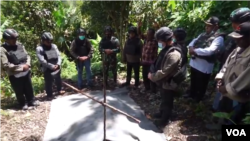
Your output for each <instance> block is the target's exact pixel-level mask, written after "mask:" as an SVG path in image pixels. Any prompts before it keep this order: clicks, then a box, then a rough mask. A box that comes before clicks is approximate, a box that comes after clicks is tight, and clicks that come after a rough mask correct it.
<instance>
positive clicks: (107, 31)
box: [104, 26, 113, 39]
mask: <svg viewBox="0 0 250 141" xmlns="http://www.w3.org/2000/svg"><path fill="white" fill-rule="evenodd" d="M104 34H105V36H106V37H107V38H108V39H110V38H111V36H112V35H113V29H112V28H111V27H110V26H106V27H105V29H104Z"/></svg>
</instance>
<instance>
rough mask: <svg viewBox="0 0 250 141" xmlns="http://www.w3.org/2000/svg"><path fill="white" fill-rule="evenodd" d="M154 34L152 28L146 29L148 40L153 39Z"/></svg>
mask: <svg viewBox="0 0 250 141" xmlns="http://www.w3.org/2000/svg"><path fill="white" fill-rule="evenodd" d="M154 35H155V30H154V29H153V28H149V29H148V31H147V39H148V40H152V39H154Z"/></svg>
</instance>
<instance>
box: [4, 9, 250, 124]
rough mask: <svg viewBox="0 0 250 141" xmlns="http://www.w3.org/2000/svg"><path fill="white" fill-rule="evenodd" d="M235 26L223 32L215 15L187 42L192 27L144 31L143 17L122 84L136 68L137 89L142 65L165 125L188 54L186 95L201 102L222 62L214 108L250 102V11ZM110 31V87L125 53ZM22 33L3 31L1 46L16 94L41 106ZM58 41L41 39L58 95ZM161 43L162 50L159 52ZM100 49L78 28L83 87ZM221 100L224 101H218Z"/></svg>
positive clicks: (76, 49) (129, 43) (42, 58)
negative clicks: (158, 98)
mask: <svg viewBox="0 0 250 141" xmlns="http://www.w3.org/2000/svg"><path fill="white" fill-rule="evenodd" d="M230 20H231V22H232V26H233V30H234V32H232V33H231V34H229V36H230V39H229V42H227V43H225V39H227V38H228V37H227V36H226V34H225V33H223V32H221V31H220V22H219V18H218V17H215V16H212V17H210V18H209V19H208V20H207V21H205V27H206V28H205V32H204V33H202V34H200V35H199V36H198V37H197V38H195V39H193V40H192V42H191V43H189V44H188V46H187V47H186V45H185V38H186V36H187V33H186V31H185V30H184V29H183V28H177V29H175V30H171V29H170V28H168V27H161V28H160V29H158V30H157V31H156V32H155V30H154V29H153V28H150V29H148V30H147V33H146V34H145V35H144V34H142V32H141V25H142V24H141V22H138V25H137V27H135V26H131V27H129V29H128V33H129V38H128V39H127V40H126V42H125V45H124V50H123V55H122V56H123V58H122V61H123V62H124V63H126V65H127V76H126V82H125V83H123V84H122V85H121V86H129V85H130V81H131V77H132V70H133V71H134V79H135V85H134V86H135V89H137V88H138V86H139V73H140V66H142V74H143V84H144V87H145V89H143V90H142V91H141V93H151V94H153V93H156V92H157V91H159V92H160V94H161V98H162V102H161V105H160V109H159V111H158V112H157V113H155V114H154V115H153V117H154V118H155V119H156V120H155V121H156V124H157V125H159V126H160V125H165V124H167V123H168V121H169V118H170V117H171V112H172V109H173V102H174V96H175V95H176V93H177V89H178V86H179V85H180V84H181V83H182V82H183V81H184V80H185V78H186V73H187V66H188V57H187V56H188V53H189V54H190V56H192V57H191V59H190V62H189V65H190V67H191V83H190V91H189V93H188V94H186V95H185V97H190V98H192V99H194V100H195V101H196V102H200V101H201V100H202V99H203V97H204V95H205V93H206V89H207V86H208V83H209V80H210V76H211V74H212V72H213V69H214V64H215V62H216V61H219V62H220V64H221V65H220V66H221V70H220V72H219V73H218V74H217V76H216V80H218V83H217V89H218V93H217V96H216V98H215V101H214V105H213V107H214V109H215V110H219V111H227V112H230V111H232V110H233V106H232V102H233V100H234V101H236V102H237V103H238V105H244V103H245V102H247V101H249V98H250V97H249V93H250V84H249V83H250V79H249V78H248V76H249V75H250V73H249V71H250V64H249V62H250V47H249V46H250V41H249V39H250V10H249V9H248V8H239V9H236V10H234V11H233V12H232V14H231V15H230ZM104 34H105V36H104V37H103V38H102V39H101V41H100V43H99V52H100V53H101V56H102V61H103V66H104V68H103V71H104V74H105V75H104V81H105V83H106V85H107V86H108V85H109V84H108V74H109V73H108V72H109V71H112V74H113V80H114V83H115V84H116V83H117V63H118V60H117V56H116V55H117V53H119V52H120V43H119V40H118V39H117V38H116V37H114V31H113V29H112V28H111V27H110V26H107V27H105V29H104ZM17 37H18V33H17V32H16V31H15V30H14V29H6V30H5V31H4V32H3V39H4V40H5V43H4V44H2V45H1V65H2V68H3V70H5V71H6V72H7V73H8V75H9V80H10V83H11V86H12V87H13V90H14V92H15V94H16V98H17V100H18V102H19V104H20V106H22V108H23V109H27V107H28V106H38V105H39V103H38V102H36V101H35V100H34V93H33V88H32V83H31V78H30V75H31V72H30V67H31V65H30V61H31V58H30V56H29V55H28V53H27V52H26V50H25V48H24V46H23V45H22V44H21V43H19V42H17ZM52 42H53V36H52V34H51V33H50V32H44V33H43V34H42V36H41V43H40V45H38V46H37V48H36V53H37V57H38V60H39V63H40V67H41V71H42V72H43V73H44V80H45V89H46V93H47V96H48V98H53V94H52V93H53V91H52V84H53V81H54V80H55V83H56V86H57V92H58V94H62V93H64V91H63V90H62V86H61V84H62V82H61V76H60V73H61V69H62V68H61V62H62V59H61V57H60V52H59V50H58V48H57V46H56V45H55V44H53V43H52ZM158 48H160V49H161V50H160V52H159V54H158ZM93 52H94V49H93V47H92V45H91V43H90V41H89V40H88V39H87V38H86V31H85V29H83V28H80V29H78V30H77V36H76V38H75V39H74V40H73V41H72V43H71V48H70V53H71V55H72V56H73V57H74V59H75V60H76V68H77V71H78V80H77V81H78V88H79V89H82V88H84V87H85V85H83V81H82V73H83V68H84V67H85V70H86V77H87V86H88V87H93V86H94V83H93V81H92V78H91V77H92V73H91V57H92V54H93ZM218 103H219V104H218Z"/></svg>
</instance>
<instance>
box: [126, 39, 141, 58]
mask: <svg viewBox="0 0 250 141" xmlns="http://www.w3.org/2000/svg"><path fill="white" fill-rule="evenodd" d="M140 41H141V40H140V38H135V39H128V40H127V42H126V44H125V48H124V53H125V54H128V55H140Z"/></svg>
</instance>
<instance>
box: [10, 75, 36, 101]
mask: <svg viewBox="0 0 250 141" xmlns="http://www.w3.org/2000/svg"><path fill="white" fill-rule="evenodd" d="M9 80H10V84H11V86H12V88H13V90H14V92H15V94H16V99H17V101H18V103H19V104H20V105H21V106H23V105H24V104H25V102H26V101H27V102H28V103H30V102H33V100H34V92H33V87H32V82H31V78H30V72H29V73H28V74H27V75H26V76H23V77H20V78H16V77H15V76H9ZM25 100H26V101H25Z"/></svg>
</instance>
